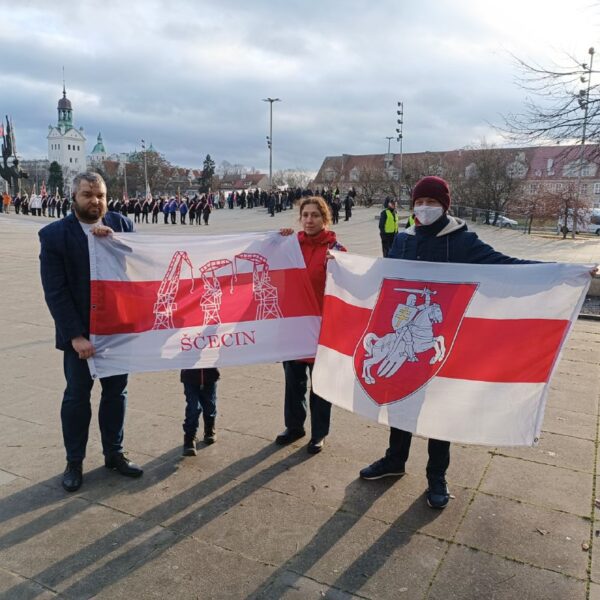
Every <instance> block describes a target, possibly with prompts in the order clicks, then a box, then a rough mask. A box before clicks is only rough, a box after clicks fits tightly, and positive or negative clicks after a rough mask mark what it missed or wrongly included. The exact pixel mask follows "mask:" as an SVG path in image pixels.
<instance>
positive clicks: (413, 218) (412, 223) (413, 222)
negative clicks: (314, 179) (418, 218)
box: [405, 214, 415, 229]
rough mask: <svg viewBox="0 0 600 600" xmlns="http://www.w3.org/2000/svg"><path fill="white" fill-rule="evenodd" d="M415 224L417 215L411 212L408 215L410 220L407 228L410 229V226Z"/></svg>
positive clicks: (407, 222)
mask: <svg viewBox="0 0 600 600" xmlns="http://www.w3.org/2000/svg"><path fill="white" fill-rule="evenodd" d="M414 224H415V215H414V214H411V215H410V216H409V217H408V221H406V227H405V228H406V229H408V228H409V227H412V226H413V225H414Z"/></svg>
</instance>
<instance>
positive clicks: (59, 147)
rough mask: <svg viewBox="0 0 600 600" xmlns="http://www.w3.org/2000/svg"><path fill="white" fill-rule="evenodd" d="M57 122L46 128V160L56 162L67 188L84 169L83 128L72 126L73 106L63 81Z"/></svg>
mask: <svg viewBox="0 0 600 600" xmlns="http://www.w3.org/2000/svg"><path fill="white" fill-rule="evenodd" d="M57 110H58V122H57V124H56V125H49V126H48V160H49V162H51V163H52V162H57V163H58V164H59V165H60V166H61V167H62V170H63V176H64V179H65V183H66V184H67V186H68V185H69V182H70V181H71V180H72V178H73V177H74V176H75V175H76V174H77V173H81V172H82V171H85V169H86V160H85V156H86V152H85V136H84V135H83V127H80V128H79V129H76V128H75V126H74V125H73V105H72V104H71V101H70V100H69V99H68V98H67V90H66V87H65V83H64V81H63V90H62V98H60V99H59V101H58V107H57Z"/></svg>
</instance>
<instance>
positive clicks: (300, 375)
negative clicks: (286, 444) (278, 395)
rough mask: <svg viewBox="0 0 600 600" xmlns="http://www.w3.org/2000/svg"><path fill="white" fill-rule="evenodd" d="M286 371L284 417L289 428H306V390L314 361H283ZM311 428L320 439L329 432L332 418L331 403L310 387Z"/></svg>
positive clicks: (313, 435) (312, 433)
mask: <svg viewBox="0 0 600 600" xmlns="http://www.w3.org/2000/svg"><path fill="white" fill-rule="evenodd" d="M283 370H284V373H285V402H284V418H285V426H286V427H287V428H288V429H304V421H305V420H306V412H307V411H306V390H307V389H308V376H309V375H311V376H312V370H313V365H312V363H305V362H300V361H296V360H288V361H284V362H283ZM309 402H310V428H311V438H312V439H315V440H318V439H321V438H324V437H325V436H327V434H328V433H329V422H330V419H331V404H330V403H329V402H327V400H324V399H323V398H321V396H317V394H315V393H314V392H313V390H312V382H311V387H310V395H309Z"/></svg>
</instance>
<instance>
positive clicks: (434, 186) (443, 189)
mask: <svg viewBox="0 0 600 600" xmlns="http://www.w3.org/2000/svg"><path fill="white" fill-rule="evenodd" d="M417 198H433V199H434V200H437V201H438V202H439V203H440V204H441V205H442V206H443V207H444V210H448V209H449V208H450V190H449V189H448V184H447V183H446V182H445V181H444V180H443V179H442V178H441V177H434V176H433V175H430V176H428V177H423V179H420V180H419V181H417V184H416V185H415V187H414V188H413V191H412V203H413V204H414V203H415V200H416V199H417Z"/></svg>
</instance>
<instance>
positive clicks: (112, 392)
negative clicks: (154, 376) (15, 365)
mask: <svg viewBox="0 0 600 600" xmlns="http://www.w3.org/2000/svg"><path fill="white" fill-rule="evenodd" d="M63 367H64V372H65V379H66V380H67V387H66V388H65V392H64V395H63V401H62V406H61V410H60V418H61V421H62V430H63V439H64V443H65V449H66V451H67V461H69V462H71V461H82V460H83V459H84V458H85V449H86V446H87V441H88V434H89V429H90V421H91V418H92V407H91V402H90V396H91V391H92V386H93V385H94V380H93V379H92V377H91V376H90V371H89V369H88V365H87V362H86V361H85V360H81V359H80V358H79V356H78V355H77V353H76V352H75V351H74V350H72V349H67V350H65V351H64V359H63ZM100 385H101V386H102V393H101V396H100V407H99V409H98V421H99V424H100V436H101V439H102V451H103V453H104V455H105V456H107V455H109V454H112V453H116V452H123V430H124V427H125V410H126V407H127V375H113V376H112V377H103V378H101V379H100Z"/></svg>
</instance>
